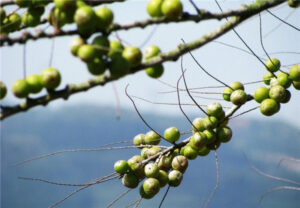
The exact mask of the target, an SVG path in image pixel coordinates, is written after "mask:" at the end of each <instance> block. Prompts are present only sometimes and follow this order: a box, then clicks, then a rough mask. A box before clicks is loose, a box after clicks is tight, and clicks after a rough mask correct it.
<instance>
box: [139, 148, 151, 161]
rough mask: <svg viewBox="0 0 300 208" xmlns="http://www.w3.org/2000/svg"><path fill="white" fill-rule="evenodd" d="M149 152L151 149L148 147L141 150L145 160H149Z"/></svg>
mask: <svg viewBox="0 0 300 208" xmlns="http://www.w3.org/2000/svg"><path fill="white" fill-rule="evenodd" d="M148 151H149V148H148V147H144V148H143V149H142V150H141V156H142V158H143V159H147V158H148V155H147V152H148Z"/></svg>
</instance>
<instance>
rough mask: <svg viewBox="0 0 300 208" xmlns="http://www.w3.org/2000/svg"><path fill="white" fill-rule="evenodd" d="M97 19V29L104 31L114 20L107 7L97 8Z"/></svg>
mask: <svg viewBox="0 0 300 208" xmlns="http://www.w3.org/2000/svg"><path fill="white" fill-rule="evenodd" d="M95 14H96V17H97V27H98V28H99V29H102V30H106V29H107V28H108V27H109V26H110V25H111V24H112V22H113V20H114V13H113V12H112V11H111V10H110V9H109V8H107V7H104V6H102V7H99V8H98V9H96V11H95Z"/></svg>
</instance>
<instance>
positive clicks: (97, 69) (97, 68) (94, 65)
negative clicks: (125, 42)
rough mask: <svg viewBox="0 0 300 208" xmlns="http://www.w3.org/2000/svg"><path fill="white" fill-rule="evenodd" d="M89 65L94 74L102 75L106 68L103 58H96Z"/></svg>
mask: <svg viewBox="0 0 300 208" xmlns="http://www.w3.org/2000/svg"><path fill="white" fill-rule="evenodd" d="M87 67H88V70H89V72H90V73H91V74H92V75H101V74H103V73H104V72H105V70H106V66H105V63H104V61H103V60H102V59H101V58H94V60H93V61H91V62H88V63H87Z"/></svg>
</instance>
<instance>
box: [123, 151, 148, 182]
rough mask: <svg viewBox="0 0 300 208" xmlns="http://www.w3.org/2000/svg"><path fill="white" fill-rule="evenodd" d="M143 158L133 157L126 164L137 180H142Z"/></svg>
mask: <svg viewBox="0 0 300 208" xmlns="http://www.w3.org/2000/svg"><path fill="white" fill-rule="evenodd" d="M142 162H143V158H142V156H140V155H135V156H133V157H131V158H130V159H129V160H128V161H127V163H128V166H129V168H130V170H132V171H133V172H134V173H135V174H136V175H137V176H138V177H139V178H143V177H144V176H145V175H144V165H143V163H142Z"/></svg>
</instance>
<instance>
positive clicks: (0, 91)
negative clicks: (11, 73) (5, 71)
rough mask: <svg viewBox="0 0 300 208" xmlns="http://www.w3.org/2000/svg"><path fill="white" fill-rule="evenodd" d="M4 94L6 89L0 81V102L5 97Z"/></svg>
mask: <svg viewBox="0 0 300 208" xmlns="http://www.w3.org/2000/svg"><path fill="white" fill-rule="evenodd" d="M6 93H7V88H6V86H5V84H4V83H3V82H2V81H0V100H2V99H3V98H4V97H5V96H6Z"/></svg>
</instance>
